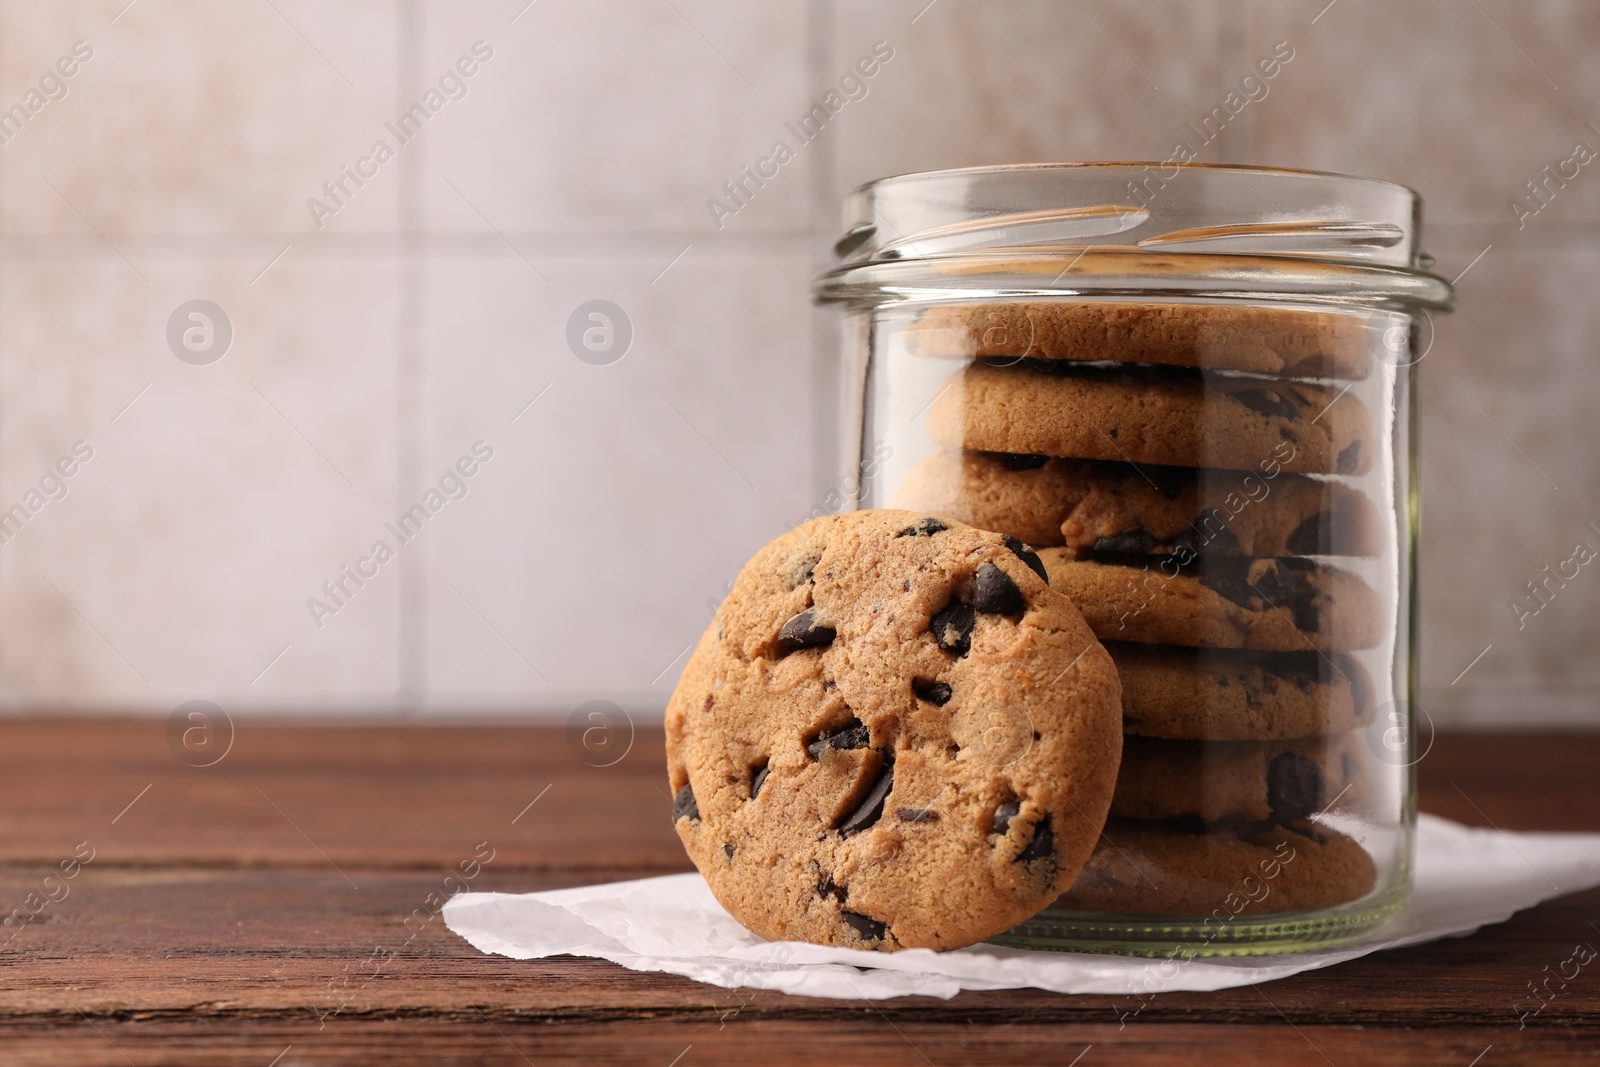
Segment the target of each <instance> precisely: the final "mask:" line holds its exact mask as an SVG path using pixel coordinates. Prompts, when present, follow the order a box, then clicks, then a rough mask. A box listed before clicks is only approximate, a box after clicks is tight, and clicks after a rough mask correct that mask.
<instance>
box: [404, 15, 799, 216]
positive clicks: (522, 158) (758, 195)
mask: <svg viewBox="0 0 1600 1067" xmlns="http://www.w3.org/2000/svg"><path fill="white" fill-rule="evenodd" d="M522 7H523V3H520V2H519V3H501V2H495V3H488V2H478V3H470V4H444V3H434V4H429V5H427V6H426V9H425V11H426V14H425V26H426V32H425V36H424V45H423V54H424V57H425V58H424V59H423V60H422V63H423V68H424V70H425V72H426V73H427V75H428V76H429V77H432V76H434V74H435V72H439V73H443V72H444V71H446V70H447V69H448V68H449V66H450V65H451V64H452V63H454V62H455V61H456V60H457V59H458V58H459V57H460V56H461V55H463V54H465V53H466V52H467V50H468V49H469V47H470V46H471V44H472V43H473V42H474V41H477V40H480V39H481V40H483V41H484V42H486V43H487V44H488V45H489V46H490V47H492V48H493V49H494V57H493V59H491V60H490V61H488V62H487V63H486V64H484V65H483V66H482V68H481V69H480V71H479V72H478V74H477V75H475V77H474V79H473V84H472V86H471V92H470V94H469V95H468V96H467V97H466V98H465V99H463V100H461V101H460V102H459V104H452V105H451V107H452V109H456V108H459V112H458V113H456V114H452V115H451V116H449V117H450V119H451V121H450V122H449V123H448V124H441V126H440V128H439V130H438V136H437V137H435V136H433V132H432V131H431V130H430V131H429V141H428V152H429V181H428V183H427V185H426V196H427V198H428V217H429V221H430V225H431V226H433V227H434V228H437V229H442V230H468V231H487V230H488V228H489V226H490V225H491V224H492V225H493V226H494V227H496V228H499V229H502V230H508V231H513V230H545V231H550V230H554V231H606V232H622V231H628V230H646V231H661V230H688V231H695V232H702V231H704V232H715V231H716V229H717V227H716V226H715V225H714V224H713V215H712V213H711V212H710V211H709V210H708V208H707V207H706V201H707V199H708V198H711V197H713V196H721V195H722V193H721V185H722V183H723V182H724V181H725V180H730V179H733V178H737V177H738V176H739V169H740V166H741V165H751V166H754V165H755V164H756V162H757V161H758V159H760V158H761V157H762V156H764V155H766V154H768V152H769V151H770V149H771V147H772V144H773V142H774V141H775V140H777V139H780V138H784V137H786V136H787V135H786V133H785V131H784V126H783V124H784V122H785V121H786V120H788V119H790V118H792V117H794V116H797V115H799V114H800V113H801V112H803V111H804V110H805V108H804V107H803V106H802V102H803V101H804V99H805V88H806V75H805V63H804V60H805V40H806V39H805V32H806V19H805V5H804V4H803V3H799V2H796V0H782V2H779V3H767V4H739V3H734V2H731V0H683V2H679V3H675V4H667V3H661V2H658V0H626V2H622V3H608V4H584V3H579V2H576V0H542V2H541V3H539V4H537V5H535V6H533V7H531V8H528V9H527V10H525V11H524V12H523V13H522V14H521V16H520V17H517V20H516V22H515V23H514V24H513V23H512V22H511V19H512V18H513V17H516V13H517V11H518V9H520V8H522ZM789 139H790V141H791V146H793V138H789ZM812 156H813V153H808V152H805V151H799V152H798V153H797V155H796V158H795V159H794V160H793V161H791V162H789V163H787V164H785V165H783V166H782V167H781V168H779V169H778V173H777V176H776V177H775V178H773V179H772V181H771V182H770V183H769V184H768V185H767V186H766V187H765V188H762V189H758V190H756V191H755V192H754V194H753V195H752V196H751V197H750V201H749V206H748V207H745V208H741V209H740V210H739V211H738V213H737V214H736V215H734V216H733V217H732V218H727V219H724V220H723V221H724V222H725V224H726V225H725V228H726V229H728V230H729V231H732V232H752V231H772V230H789V231H795V230H803V229H805V227H806V225H807V222H808V219H807V210H806V204H807V200H806V193H807V170H808V168H809V167H810V166H811V164H812ZM452 185H453V186H454V188H452V187H451V186H452ZM751 188H754V187H753V186H752V187H751ZM480 213H481V215H480ZM486 219H487V221H486Z"/></svg>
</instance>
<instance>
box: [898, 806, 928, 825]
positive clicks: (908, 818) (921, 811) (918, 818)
mask: <svg viewBox="0 0 1600 1067" xmlns="http://www.w3.org/2000/svg"><path fill="white" fill-rule="evenodd" d="M895 815H896V816H897V817H898V818H899V819H900V821H901V822H938V821H939V813H938V812H936V811H929V810H928V809H926V808H896V809H895Z"/></svg>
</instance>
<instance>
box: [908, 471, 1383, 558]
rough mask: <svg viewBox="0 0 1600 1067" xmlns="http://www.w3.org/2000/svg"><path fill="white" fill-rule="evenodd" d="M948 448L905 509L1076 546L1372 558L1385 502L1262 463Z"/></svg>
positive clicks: (916, 477) (920, 477) (912, 478)
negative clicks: (1202, 466)
mask: <svg viewBox="0 0 1600 1067" xmlns="http://www.w3.org/2000/svg"><path fill="white" fill-rule="evenodd" d="M1012 458H1014V457H1009V456H1007V455H1006V454H1003V453H1001V454H995V453H989V452H963V451H961V450H960V449H952V448H946V449H940V450H938V451H936V452H933V453H931V454H930V455H928V456H926V457H924V458H923V459H922V461H921V462H919V463H918V464H917V465H916V466H915V467H913V468H912V469H911V470H910V472H909V473H908V474H907V475H906V477H905V480H904V481H903V482H901V483H900V488H899V490H898V491H897V492H896V493H895V506H896V507H905V508H908V509H911V510H916V511H929V512H932V513H933V514H935V515H943V516H945V517H947V518H950V519H955V520H957V521H960V522H964V523H967V524H968V525H969V526H977V527H979V528H980V529H985V530H998V531H1000V532H1001V533H1006V534H1012V535H1014V536H1016V537H1019V538H1021V539H1023V540H1024V541H1027V542H1030V543H1032V544H1035V545H1040V546H1055V545H1060V546H1064V547H1066V548H1068V549H1070V550H1071V551H1072V554H1073V555H1085V554H1088V553H1091V552H1120V553H1127V554H1133V555H1171V554H1173V553H1182V552H1188V553H1194V554H1198V555H1231V556H1259V557H1266V556H1313V555H1318V556H1323V555H1333V556H1346V555H1348V556H1372V555H1376V554H1377V553H1378V552H1379V550H1380V548H1381V546H1382V543H1383V542H1382V539H1381V527H1380V525H1379V521H1378V513H1377V509H1376V508H1374V507H1373V505H1372V502H1371V501H1369V500H1368V499H1367V497H1366V495H1365V494H1363V493H1361V492H1359V491H1357V490H1355V489H1352V488H1350V487H1349V486H1347V485H1344V484H1343V483H1340V482H1336V481H1329V480H1323V479H1317V478H1311V477H1306V476H1304V475H1298V474H1288V473H1285V472H1283V471H1282V469H1281V465H1280V464H1278V463H1277V462H1276V461H1275V460H1268V461H1267V462H1266V463H1265V465H1263V466H1260V467H1259V468H1258V469H1257V470H1254V471H1250V472H1242V471H1228V470H1191V469H1187V468H1182V467H1161V466H1155V465H1148V464H1144V465H1135V464H1132V463H1110V462H1105V461H1099V460H1083V459H1046V460H1044V462H1042V463H1040V464H1038V465H1036V466H1028V467H1024V468H1020V469H1019V468H1017V467H1014V466H1013V465H1012V464H1011V463H1010V459H1012Z"/></svg>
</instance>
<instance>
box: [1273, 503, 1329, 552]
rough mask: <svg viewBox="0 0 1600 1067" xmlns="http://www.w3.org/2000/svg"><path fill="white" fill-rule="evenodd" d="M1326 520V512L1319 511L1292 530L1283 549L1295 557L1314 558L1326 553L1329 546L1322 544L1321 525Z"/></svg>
mask: <svg viewBox="0 0 1600 1067" xmlns="http://www.w3.org/2000/svg"><path fill="white" fill-rule="evenodd" d="M1327 519H1328V513H1327V512H1326V511H1319V512H1317V513H1316V514H1315V515H1313V516H1311V517H1310V518H1309V519H1307V520H1306V521H1305V522H1302V523H1301V524H1300V525H1299V526H1296V527H1295V528H1294V533H1292V534H1290V535H1289V540H1287V541H1285V542H1284V547H1285V548H1287V549H1288V550H1289V551H1290V552H1293V553H1294V554H1295V555H1297V556H1316V555H1321V554H1324V553H1326V552H1327V551H1328V550H1329V546H1327V545H1325V544H1324V543H1323V537H1322V525H1323V523H1324V522H1325V521H1327Z"/></svg>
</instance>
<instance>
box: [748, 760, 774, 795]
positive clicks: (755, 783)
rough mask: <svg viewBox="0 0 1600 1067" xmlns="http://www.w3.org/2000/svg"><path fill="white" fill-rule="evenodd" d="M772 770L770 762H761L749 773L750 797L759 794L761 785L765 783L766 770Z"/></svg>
mask: <svg viewBox="0 0 1600 1067" xmlns="http://www.w3.org/2000/svg"><path fill="white" fill-rule="evenodd" d="M770 770H772V765H771V764H770V763H763V764H762V765H761V766H759V767H757V768H756V769H755V773H753V774H751V775H750V799H751V800H754V799H755V798H756V797H758V796H760V795H761V787H762V786H764V785H766V784H767V772H768V771H770Z"/></svg>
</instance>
